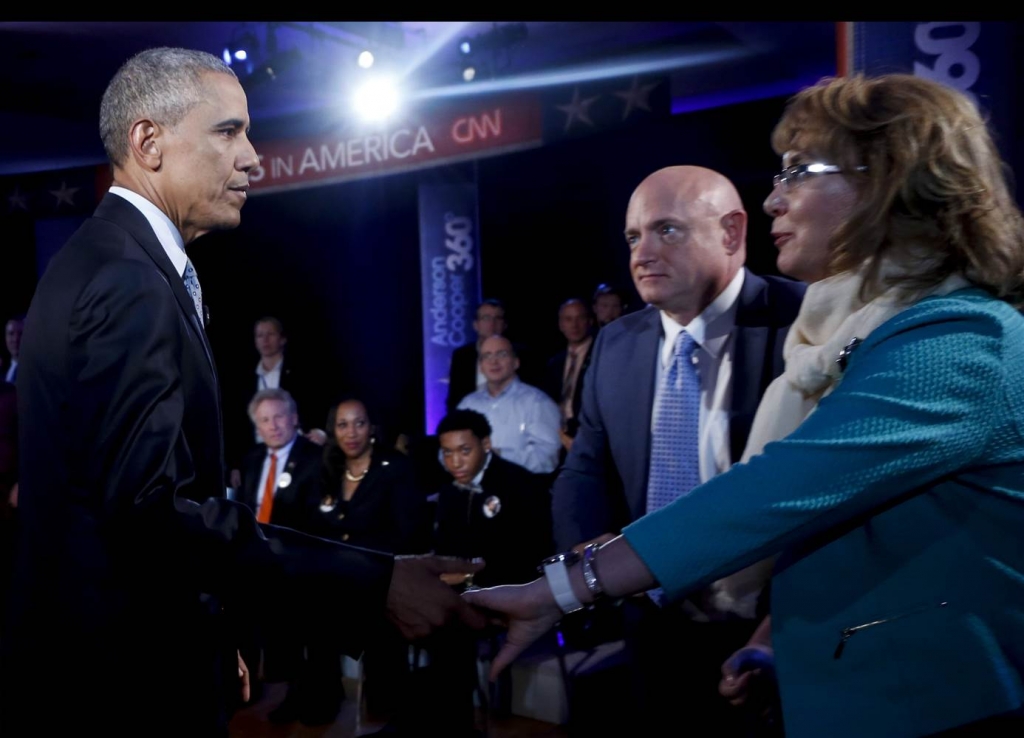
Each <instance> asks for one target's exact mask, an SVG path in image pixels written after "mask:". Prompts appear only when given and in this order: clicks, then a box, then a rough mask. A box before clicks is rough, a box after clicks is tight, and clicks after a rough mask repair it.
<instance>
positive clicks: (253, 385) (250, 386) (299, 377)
mask: <svg viewBox="0 0 1024 738" xmlns="http://www.w3.org/2000/svg"><path fill="white" fill-rule="evenodd" d="M253 336H254V342H255V345H256V352H257V353H258V354H259V356H260V359H259V361H258V362H257V364H256V372H255V375H254V376H252V379H251V380H249V381H244V382H239V381H238V380H235V381H236V382H237V384H235V385H231V386H232V387H233V388H234V393H235V394H236V395H237V399H236V401H235V402H234V403H233V407H232V410H233V412H232V416H231V417H230V418H228V419H226V420H225V431H226V433H227V435H228V438H227V446H228V448H227V451H226V453H227V455H228V465H229V467H230V469H231V472H230V475H229V485H230V486H231V487H234V488H236V489H237V488H238V484H239V479H240V476H241V473H240V469H239V466H238V465H239V464H241V463H242V459H244V458H245V455H246V454H247V453H248V452H249V451H250V450H251V449H252V446H253V445H254V444H256V443H259V441H260V438H259V433H258V432H257V431H256V429H255V428H254V427H253V425H252V422H251V419H250V420H249V421H247V420H246V419H244V418H243V417H242V413H241V412H239V411H240V410H241V411H244V410H247V409H248V405H249V401H250V400H251V399H252V396H253V394H254V393H256V392H259V391H260V390H265V389H277V388H281V389H285V390H288V392H289V393H290V394H291V395H292V397H293V398H295V402H296V404H297V405H298V407H299V410H300V412H301V415H300V416H299V431H300V432H301V433H302V434H303V435H305V436H306V438H307V439H308V440H310V441H312V442H313V443H316V444H318V445H321V446H322V445H323V444H324V442H325V441H326V440H327V434H326V432H325V431H324V430H323V429H322V428H320V423H322V422H323V417H324V414H325V413H326V410H327V409H326V407H325V403H322V401H321V400H320V399H319V397H320V395H321V394H322V393H321V392H319V387H318V386H317V385H318V380H317V379H316V378H315V377H313V376H311V375H308V374H306V373H305V372H303V370H302V369H298V368H296V367H295V366H294V362H292V361H291V360H290V359H289V357H288V356H287V353H286V351H285V349H286V347H287V345H288V336H287V334H286V333H285V330H284V325H283V324H282V323H281V321H280V320H278V319H277V318H275V317H273V316H269V315H268V316H264V317H262V318H260V319H259V320H257V321H256V324H255V326H254V327H253Z"/></svg>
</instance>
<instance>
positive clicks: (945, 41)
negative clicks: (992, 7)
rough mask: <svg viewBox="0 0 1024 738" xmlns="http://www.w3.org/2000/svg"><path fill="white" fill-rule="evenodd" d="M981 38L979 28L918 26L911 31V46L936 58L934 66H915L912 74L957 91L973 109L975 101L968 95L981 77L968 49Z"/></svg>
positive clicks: (975, 58)
mask: <svg viewBox="0 0 1024 738" xmlns="http://www.w3.org/2000/svg"><path fill="white" fill-rule="evenodd" d="M980 35H981V24H980V23H978V22H970V23H946V22H943V23H918V24H917V27H916V28H915V29H914V45H915V46H916V47H917V49H918V50H919V51H921V52H922V53H924V54H928V55H929V56H936V57H937V58H936V59H935V62H934V64H933V66H928V65H927V64H922V63H921V62H917V61H915V62H914V74H915V75H916V76H918V77H925V78H926V79H930V80H933V81H935V82H942V83H943V84H947V85H949V86H950V87H953V88H954V89H957V90H959V91H960V92H962V93H964V94H965V95H966V96H967V97H969V98H970V100H971V102H973V103H974V104H975V105H977V104H978V99H977V98H976V97H975V95H974V93H973V92H971V91H970V88H971V86H972V85H974V83H975V82H977V81H978V77H979V76H980V75H981V62H980V61H979V60H978V55H977V54H975V53H974V52H973V51H971V46H972V45H973V44H974V42H975V41H977V40H978V36H980Z"/></svg>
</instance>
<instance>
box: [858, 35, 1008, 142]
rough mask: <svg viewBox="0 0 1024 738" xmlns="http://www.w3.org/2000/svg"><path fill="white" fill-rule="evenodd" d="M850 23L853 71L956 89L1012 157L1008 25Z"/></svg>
mask: <svg viewBox="0 0 1024 738" xmlns="http://www.w3.org/2000/svg"><path fill="white" fill-rule="evenodd" d="M851 26H852V31H853V35H852V44H851V58H850V66H851V71H852V72H863V73H865V74H869V75H879V74H886V73H890V72H904V73H908V74H914V75H916V76H918V77H926V78H928V79H931V80H935V81H936V82H942V83H944V84H948V85H949V86H950V87H953V88H955V89H957V90H960V92H963V93H964V94H965V95H967V96H968V97H969V98H970V99H971V100H973V101H974V103H975V104H976V105H977V106H978V109H979V110H980V111H981V113H982V114H983V115H984V116H985V117H986V118H987V119H988V120H989V122H990V124H991V128H992V130H993V132H994V133H995V134H996V139H997V143H998V144H999V145H1000V147H1001V149H1002V154H1003V157H1004V158H1005V159H1007V160H1009V161H1011V162H1012V161H1013V154H1014V152H1013V150H1012V149H1013V143H1014V142H1013V138H1012V136H1013V134H1014V128H1013V120H1012V116H1013V104H1014V100H1013V98H1014V95H1015V94H1016V90H1015V86H1014V85H1012V83H1013V81H1014V80H1012V76H1013V72H1014V69H1015V60H1014V58H1013V55H1012V53H1011V52H1012V49H1013V46H1012V35H1013V31H1014V28H1013V26H1014V24H1013V23H1005V22H995V21H993V22H980V21H968V22H948V21H941V22H912V21H900V22H895V21H892V22H890V21H876V22H863V23H862V22H857V23H852V24H851Z"/></svg>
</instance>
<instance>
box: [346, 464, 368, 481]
mask: <svg viewBox="0 0 1024 738" xmlns="http://www.w3.org/2000/svg"><path fill="white" fill-rule="evenodd" d="M369 473H370V467H369V466H367V467H366V468H365V469H363V473H362V474H360V475H359V476H358V477H357V476H355V475H353V474H352V472H350V471H349V470H348V467H347V466H346V467H345V479H347V480H348V481H350V482H361V481H362V480H363V477H365V476H366V475H367V474H369Z"/></svg>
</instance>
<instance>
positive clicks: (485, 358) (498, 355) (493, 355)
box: [480, 349, 512, 361]
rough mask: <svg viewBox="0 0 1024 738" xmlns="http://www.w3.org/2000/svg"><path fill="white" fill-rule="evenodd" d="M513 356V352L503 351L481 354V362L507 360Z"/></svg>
mask: <svg viewBox="0 0 1024 738" xmlns="http://www.w3.org/2000/svg"><path fill="white" fill-rule="evenodd" d="M511 355H512V352H511V351H508V350H507V349H502V350H501V351H488V352H487V353H485V354H480V361H489V360H490V359H507V358H508V357H510V356H511Z"/></svg>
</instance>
